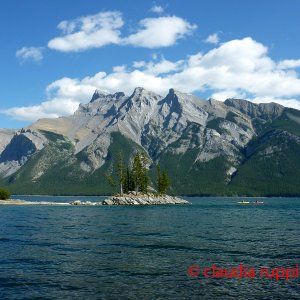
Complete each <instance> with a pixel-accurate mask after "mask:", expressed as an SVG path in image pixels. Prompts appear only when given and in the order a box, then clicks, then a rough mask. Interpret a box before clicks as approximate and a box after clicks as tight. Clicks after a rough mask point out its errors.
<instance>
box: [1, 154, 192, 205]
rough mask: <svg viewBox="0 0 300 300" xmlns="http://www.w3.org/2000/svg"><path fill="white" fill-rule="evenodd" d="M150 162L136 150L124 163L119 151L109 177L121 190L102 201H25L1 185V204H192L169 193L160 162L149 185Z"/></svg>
mask: <svg viewBox="0 0 300 300" xmlns="http://www.w3.org/2000/svg"><path fill="white" fill-rule="evenodd" d="M148 166H149V160H148V158H147V156H146V154H145V153H143V152H137V153H136V154H135V156H134V158H133V160H132V164H131V165H129V166H128V165H127V166H125V164H124V159H123V154H122V152H121V151H120V152H119V155H118V160H117V164H116V166H115V172H111V173H109V174H106V180H108V182H109V183H110V185H111V186H113V187H115V188H119V190H120V192H119V193H118V194H115V195H113V196H111V197H109V198H107V199H105V200H103V201H99V202H91V201H81V200H74V201H71V202H53V201H52V202H51V201H26V200H19V199H9V197H10V193H9V192H8V191H6V190H4V189H0V205H9V204H10V205H12V204H13V205H74V206H98V205H163V204H165V205H166V204H190V202H189V201H187V200H184V199H181V198H179V197H175V196H170V195H168V194H167V190H168V189H169V186H170V180H169V177H168V175H167V172H166V171H161V169H160V167H159V166H158V165H157V166H156V182H155V184H151V185H150V179H149V176H148V169H149V168H148ZM154 186H155V187H154Z"/></svg>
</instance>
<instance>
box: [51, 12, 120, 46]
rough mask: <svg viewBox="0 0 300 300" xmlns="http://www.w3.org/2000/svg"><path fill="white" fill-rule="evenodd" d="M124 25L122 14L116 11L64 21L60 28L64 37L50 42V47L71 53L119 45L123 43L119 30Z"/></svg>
mask: <svg viewBox="0 0 300 300" xmlns="http://www.w3.org/2000/svg"><path fill="white" fill-rule="evenodd" d="M123 24H124V22H123V19H122V15H121V13H120V12H116V11H108V12H101V13H98V14H96V15H90V16H85V17H81V18H77V19H75V20H72V21H62V22H61V23H59V25H58V28H59V29H60V30H61V31H62V32H63V36H61V37H56V38H54V39H52V40H50V41H49V42H48V47H49V48H51V49H55V50H58V51H62V52H69V51H84V50H88V49H90V48H98V47H103V46H105V45H108V44H118V43H120V41H121V38H120V30H119V29H120V28H121V27H122V26H123Z"/></svg>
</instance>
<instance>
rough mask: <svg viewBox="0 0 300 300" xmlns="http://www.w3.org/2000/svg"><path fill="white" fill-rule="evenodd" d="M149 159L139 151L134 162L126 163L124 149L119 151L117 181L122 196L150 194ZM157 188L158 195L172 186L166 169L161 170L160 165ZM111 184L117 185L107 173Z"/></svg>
mask: <svg viewBox="0 0 300 300" xmlns="http://www.w3.org/2000/svg"><path fill="white" fill-rule="evenodd" d="M149 164H150V161H149V159H148V158H147V156H146V155H145V153H143V152H137V153H136V154H135V156H134V158H133V162H132V164H129V165H127V166H126V165H125V163H124V157H123V153H122V151H120V152H119V153H118V159H117V164H116V170H117V172H116V173H117V174H116V175H117V182H118V185H119V187H120V196H123V195H124V194H125V195H126V194H132V193H133V192H134V193H135V195H138V194H146V195H147V194H148V190H149V182H150V180H149V176H148V172H149V169H148V166H149ZM156 170H157V172H156V190H157V193H156V194H157V195H166V194H167V191H168V188H169V186H170V180H169V177H168V175H167V172H166V171H161V170H160V166H159V165H158V166H157V167H156ZM106 178H107V180H108V182H109V183H110V185H111V186H116V182H115V180H114V179H113V177H112V175H106Z"/></svg>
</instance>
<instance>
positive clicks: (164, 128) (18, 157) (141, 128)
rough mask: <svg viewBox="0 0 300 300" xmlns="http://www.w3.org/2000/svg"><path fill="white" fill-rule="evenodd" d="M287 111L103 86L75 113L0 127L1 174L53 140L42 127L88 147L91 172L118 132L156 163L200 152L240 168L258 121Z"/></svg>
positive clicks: (84, 165) (86, 167) (202, 157)
mask: <svg viewBox="0 0 300 300" xmlns="http://www.w3.org/2000/svg"><path fill="white" fill-rule="evenodd" d="M284 111H285V108H284V107H283V106H280V105H278V104H274V103H271V104H259V105H258V104H254V103H251V102H248V101H246V100H240V99H228V100H226V101H225V102H220V101H217V100H214V99H210V100H208V101H206V100H202V99H200V98H198V97H195V96H193V95H189V94H186V93H181V92H179V91H176V90H174V89H170V90H169V93H168V94H167V95H166V96H165V97H163V96H160V95H157V94H155V93H153V92H151V91H147V90H145V89H144V88H141V87H137V88H136V89H135V90H134V92H133V94H132V95H131V96H126V95H125V94H124V93H122V92H118V93H114V94H107V93H104V92H101V91H98V90H97V91H95V93H94V95H93V96H92V98H91V101H90V102H89V103H88V104H84V105H83V104H81V105H80V106H79V108H78V110H77V111H76V112H75V113H74V115H73V116H70V117H61V118H58V119H42V120H39V121H37V122H36V123H34V124H32V125H31V126H29V127H28V128H27V129H25V130H21V131H18V132H16V133H13V132H11V131H4V130H2V131H0V138H1V140H0V155H1V156H0V174H2V176H8V175H10V174H13V173H14V172H15V171H17V170H18V169H19V168H20V167H21V166H22V165H24V163H25V162H26V161H27V160H28V158H29V157H30V156H31V155H32V154H33V153H36V152H37V151H39V150H41V149H43V147H44V145H45V144H47V139H46V138H45V137H44V136H43V134H41V131H50V132H54V133H57V134H60V135H63V136H65V137H66V138H67V139H68V140H69V141H71V142H72V143H73V145H74V149H75V151H74V155H77V154H78V153H80V152H81V151H84V152H85V159H84V161H81V162H80V167H81V170H82V172H85V173H93V172H94V171H95V170H97V169H99V168H101V167H102V166H103V165H104V164H105V162H106V161H107V157H108V149H109V146H110V145H111V140H112V138H111V136H112V133H115V132H120V133H121V134H122V135H123V136H125V137H127V138H129V139H130V140H132V141H133V142H135V143H136V144H137V145H139V146H140V147H141V148H143V149H145V150H146V152H148V154H149V157H150V159H151V160H152V162H154V163H155V162H157V161H159V159H160V157H161V156H162V155H163V154H165V153H173V154H184V153H186V152H187V151H189V150H195V152H197V155H196V158H195V162H197V161H200V162H207V161H210V160H212V159H214V158H216V157H225V158H226V159H227V160H228V161H230V162H231V164H232V168H236V166H237V165H238V164H239V163H240V162H241V155H240V153H241V152H242V151H243V150H244V149H245V147H246V146H247V144H248V143H249V141H250V140H251V139H253V137H255V136H256V135H257V124H262V125H263V124H265V123H266V122H270V120H273V119H275V118H278V117H279V116H281V115H282V114H283V112H284ZM293 118H298V117H296V116H293ZM296 121H297V122H300V121H299V120H298V119H296Z"/></svg>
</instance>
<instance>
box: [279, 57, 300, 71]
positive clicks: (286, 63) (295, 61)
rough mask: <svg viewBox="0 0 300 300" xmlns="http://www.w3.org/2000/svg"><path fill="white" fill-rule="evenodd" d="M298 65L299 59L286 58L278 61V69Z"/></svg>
mask: <svg viewBox="0 0 300 300" xmlns="http://www.w3.org/2000/svg"><path fill="white" fill-rule="evenodd" d="M299 67H300V59H286V60H282V61H280V62H279V63H278V69H283V70H284V69H294V68H299Z"/></svg>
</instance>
